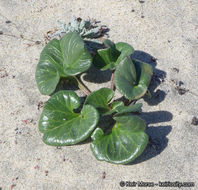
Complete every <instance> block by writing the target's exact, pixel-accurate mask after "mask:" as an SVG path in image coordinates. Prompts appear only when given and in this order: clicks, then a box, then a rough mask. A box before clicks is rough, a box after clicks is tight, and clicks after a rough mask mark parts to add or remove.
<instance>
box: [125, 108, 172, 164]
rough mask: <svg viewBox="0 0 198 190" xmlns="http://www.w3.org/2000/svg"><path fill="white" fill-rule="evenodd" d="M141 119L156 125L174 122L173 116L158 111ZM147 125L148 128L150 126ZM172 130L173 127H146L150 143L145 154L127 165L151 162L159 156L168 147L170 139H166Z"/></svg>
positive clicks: (143, 115)
mask: <svg viewBox="0 0 198 190" xmlns="http://www.w3.org/2000/svg"><path fill="white" fill-rule="evenodd" d="M140 117H141V118H142V119H144V120H146V121H147V124H148V125H149V124H155V123H161V122H167V121H171V120H172V117H173V116H172V114H171V113H170V112H168V111H156V112H148V113H142V114H140ZM148 125H147V126H148ZM171 130H172V126H170V125H165V126H159V127H155V126H149V127H146V131H145V132H146V133H147V135H148V136H149V142H148V144H147V147H146V149H145V150H144V152H143V153H142V154H141V155H140V156H139V157H138V158H137V159H136V160H135V161H132V162H131V163H128V164H127V165H134V164H138V163H141V162H144V161H146V160H149V159H151V158H153V157H155V156H157V155H159V154H160V153H161V152H162V151H163V150H164V149H165V148H166V147H167V146H168V141H169V140H168V138H167V137H166V136H167V135H168V134H169V133H170V132H171Z"/></svg>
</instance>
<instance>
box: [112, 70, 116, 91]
mask: <svg viewBox="0 0 198 190" xmlns="http://www.w3.org/2000/svg"><path fill="white" fill-rule="evenodd" d="M114 88H115V85H114V71H112V74H111V89H112V90H114Z"/></svg>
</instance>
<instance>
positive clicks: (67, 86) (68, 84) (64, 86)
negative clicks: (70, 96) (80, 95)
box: [50, 78, 78, 96]
mask: <svg viewBox="0 0 198 190" xmlns="http://www.w3.org/2000/svg"><path fill="white" fill-rule="evenodd" d="M61 90H73V91H75V90H78V86H77V84H75V82H73V81H72V80H71V79H69V78H68V79H67V78H61V79H60V81H59V83H58V84H57V86H56V89H55V91H54V92H53V93H52V94H50V96H52V95H53V94H55V93H57V92H59V91H61Z"/></svg>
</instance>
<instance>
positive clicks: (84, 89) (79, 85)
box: [74, 76, 91, 96]
mask: <svg viewBox="0 0 198 190" xmlns="http://www.w3.org/2000/svg"><path fill="white" fill-rule="evenodd" d="M74 78H75V79H76V82H77V84H78V88H80V89H81V90H82V91H83V92H84V93H85V94H86V95H87V96H89V95H90V94H91V91H90V90H89V89H88V88H87V87H86V86H85V85H84V84H83V82H82V81H81V80H80V79H78V78H77V77H76V76H74Z"/></svg>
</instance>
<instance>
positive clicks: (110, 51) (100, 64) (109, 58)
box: [93, 40, 134, 70]
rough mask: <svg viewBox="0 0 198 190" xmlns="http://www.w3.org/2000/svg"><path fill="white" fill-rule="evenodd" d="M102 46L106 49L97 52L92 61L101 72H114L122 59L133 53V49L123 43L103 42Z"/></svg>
mask: <svg viewBox="0 0 198 190" xmlns="http://www.w3.org/2000/svg"><path fill="white" fill-rule="evenodd" d="M104 44H105V46H106V47H107V48H106V49H100V50H98V52H97V53H96V55H95V57H94V59H93V64H94V65H95V66H96V67H97V68H99V69H101V70H107V69H111V70H114V69H115V68H116V66H117V65H118V64H119V63H120V62H121V61H122V59H123V58H124V57H126V56H130V55H131V54H132V53H133V52H134V49H133V47H132V46H131V45H129V44H127V43H124V42H118V43H116V44H114V43H113V42H112V41H110V40H105V41H104Z"/></svg>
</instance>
